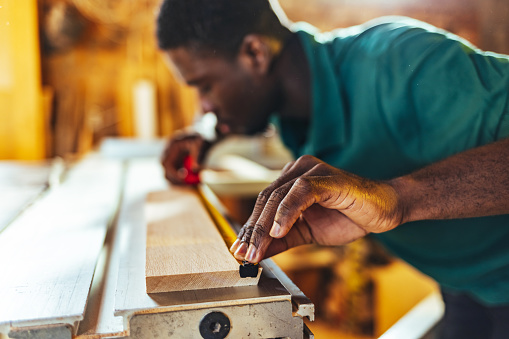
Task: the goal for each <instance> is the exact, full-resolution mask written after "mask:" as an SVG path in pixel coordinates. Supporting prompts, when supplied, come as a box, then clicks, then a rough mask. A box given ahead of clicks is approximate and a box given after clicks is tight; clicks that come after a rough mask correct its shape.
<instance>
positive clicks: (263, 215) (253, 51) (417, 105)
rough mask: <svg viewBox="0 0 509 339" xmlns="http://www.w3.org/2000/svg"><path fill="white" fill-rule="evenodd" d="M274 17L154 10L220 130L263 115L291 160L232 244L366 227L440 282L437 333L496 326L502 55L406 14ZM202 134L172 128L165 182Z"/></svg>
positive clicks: (500, 289)
mask: <svg viewBox="0 0 509 339" xmlns="http://www.w3.org/2000/svg"><path fill="white" fill-rule="evenodd" d="M272 5H273V6H275V3H272ZM279 14H280V16H279V18H283V17H282V16H281V13H279ZM279 18H278V16H276V15H275V13H274V11H273V8H271V6H270V4H269V2H268V0H214V1H207V0H166V1H164V3H163V5H162V8H161V11H160V14H159V18H158V32H157V34H158V41H159V46H160V48H161V49H162V50H163V51H164V53H165V54H166V55H167V57H168V58H169V60H170V61H171V64H172V65H173V66H174V67H175V68H176V71H177V72H178V73H180V74H181V76H182V78H183V79H184V80H185V81H186V82H187V83H188V84H189V85H191V86H194V87H196V88H197V89H198V91H199V94H200V100H201V104H202V108H203V111H205V112H214V113H215V114H216V115H217V118H218V125H217V130H218V132H219V133H220V134H221V135H226V134H230V133H238V134H248V135H251V134H256V133H258V132H260V131H262V130H263V129H264V128H265V127H266V126H267V124H268V122H269V120H270V119H271V118H272V119H274V121H275V123H276V125H277V126H278V127H279V130H280V133H281V135H282V139H283V141H284V143H285V144H286V145H287V146H288V147H289V149H290V150H291V151H292V152H293V153H294V155H295V157H296V158H297V157H299V158H298V159H297V160H296V161H295V162H292V163H290V164H288V165H287V166H286V167H285V168H284V169H283V172H282V175H281V177H280V178H279V179H278V180H276V181H275V182H274V183H272V184H271V185H270V186H269V187H267V189H265V190H264V191H263V192H261V193H260V195H259V197H258V200H257V203H256V206H255V208H254V211H253V213H252V215H251V217H250V218H249V220H248V222H247V223H246V225H244V227H243V228H242V230H241V232H240V234H239V238H238V240H237V241H236V242H235V244H234V245H233V246H232V248H231V251H232V253H234V255H235V257H237V258H238V259H246V260H248V261H250V262H259V261H260V260H262V259H263V258H265V257H269V256H271V255H274V254H276V253H279V252H282V251H285V250H286V249H288V248H291V247H294V246H298V245H302V244H309V243H313V242H314V243H318V244H322V245H342V244H346V243H348V242H350V241H353V240H355V239H357V238H360V237H363V236H365V235H367V234H371V235H372V236H374V237H375V238H377V239H378V240H379V241H380V242H382V243H383V244H384V245H385V246H386V247H387V248H388V249H389V250H390V251H392V252H393V253H394V254H396V255H398V256H400V257H401V258H403V259H404V260H406V261H408V262H409V263H410V264H412V265H414V266H415V267H417V268H418V269H420V270H421V271H422V272H424V273H426V274H428V275H430V276H431V277H433V278H434V279H436V280H437V281H438V282H439V283H440V285H441V287H442V290H443V295H444V300H445V303H446V314H445V318H444V324H445V325H444V331H443V333H442V338H502V337H504V338H505V337H507V336H509V325H508V324H509V321H507V319H509V215H508V213H509V170H508V169H507V167H508V164H509V139H508V138H507V137H509V58H508V57H506V56H502V55H497V54H493V53H484V52H481V51H479V50H477V49H475V48H474V47H473V46H471V45H469V44H468V43H467V42H465V41H463V40H461V39H460V38H458V37H456V36H453V35H452V34H449V33H446V32H444V31H441V30H438V29H436V28H434V27H432V26H430V25H427V24H424V23H421V22H418V21H415V20H411V19H407V18H392V19H390V20H388V21H387V20H386V21H375V22H371V23H368V24H366V25H363V26H359V27H352V28H349V29H343V30H338V31H335V32H332V33H324V34H320V33H318V32H316V31H315V30H314V29H313V28H312V27H310V26H307V25H302V24H301V25H293V26H291V29H289V28H287V26H286V25H287V22H286V21H285V19H284V18H283V19H281V21H280V19H279ZM206 145H207V144H206V143H205V142H203V140H202V139H201V138H200V137H199V136H196V135H195V136H184V137H178V138H175V139H174V140H173V141H172V142H171V143H170V146H169V147H168V149H167V150H166V153H165V156H164V157H163V165H164V166H165V169H166V176H167V178H168V179H169V180H170V181H171V182H173V183H177V184H178V183H182V178H181V172H180V171H179V168H181V167H182V159H183V158H184V156H186V155H188V154H194V155H196V154H198V153H200V149H204V148H206ZM319 159H320V160H319ZM474 320H475V321H474Z"/></svg>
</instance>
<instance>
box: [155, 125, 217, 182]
mask: <svg viewBox="0 0 509 339" xmlns="http://www.w3.org/2000/svg"><path fill="white" fill-rule="evenodd" d="M210 146H211V143H210V142H208V141H206V140H204V139H203V138H202V137H201V136H200V135H199V134H197V133H178V134H177V135H176V136H175V137H173V138H172V139H171V140H170V141H169V142H168V144H167V145H166V149H165V150H164V152H163V155H162V157H161V163H162V165H163V167H164V172H165V173H164V174H165V177H166V179H168V181H170V182H171V183H172V184H176V185H183V184H184V178H185V177H186V175H187V173H186V170H185V169H184V168H183V166H184V158H185V157H186V156H188V155H190V156H191V157H192V158H193V159H195V164H196V166H197V167H199V166H200V165H201V163H202V162H203V159H204V158H205V154H206V151H207V150H208V149H209V148H210ZM193 170H196V171H197V170H199V168H193Z"/></svg>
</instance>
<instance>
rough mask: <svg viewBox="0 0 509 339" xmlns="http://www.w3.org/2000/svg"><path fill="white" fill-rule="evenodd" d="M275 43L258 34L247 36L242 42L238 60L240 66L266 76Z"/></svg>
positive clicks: (274, 50) (275, 49) (275, 47)
mask: <svg viewBox="0 0 509 339" xmlns="http://www.w3.org/2000/svg"><path fill="white" fill-rule="evenodd" d="M278 45H280V44H279V43H278V42H277V41H275V40H273V39H271V38H268V37H265V36H262V35H258V34H248V35H246V36H245V37H244V40H242V44H241V46H240V50H239V54H238V59H239V61H240V63H241V64H243V65H244V66H246V67H247V68H248V69H250V70H252V71H253V72H255V73H259V74H266V73H267V72H268V71H269V69H270V65H271V64H272V60H273V59H274V57H275V55H276V53H277V50H278V47H277V46H278Z"/></svg>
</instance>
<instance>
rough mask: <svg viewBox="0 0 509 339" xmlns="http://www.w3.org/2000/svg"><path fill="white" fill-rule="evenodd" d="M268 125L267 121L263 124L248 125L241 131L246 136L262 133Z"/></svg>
mask: <svg viewBox="0 0 509 339" xmlns="http://www.w3.org/2000/svg"><path fill="white" fill-rule="evenodd" d="M268 127H269V124H268V123H267V124H265V125H263V126H249V127H247V128H245V129H244V133H242V134H244V135H248V136H255V135H258V134H262V133H264V132H265V131H266V130H267V128H268Z"/></svg>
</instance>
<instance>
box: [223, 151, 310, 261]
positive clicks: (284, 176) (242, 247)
mask: <svg viewBox="0 0 509 339" xmlns="http://www.w3.org/2000/svg"><path fill="white" fill-rule="evenodd" d="M313 159H315V158H312V157H301V158H299V160H298V161H292V162H289V163H288V164H286V166H285V167H284V168H283V170H282V173H281V175H280V176H279V178H278V179H276V181H274V182H273V183H272V184H270V185H269V186H268V187H267V188H265V189H264V190H263V191H262V192H260V194H259V195H258V198H257V200H256V203H255V207H254V209H253V212H252V213H251V216H250V217H249V219H248V220H247V222H246V224H244V226H243V227H242V229H241V230H240V232H239V234H238V239H239V241H236V242H235V243H234V244H233V245H232V247H231V248H230V252H231V253H233V255H234V256H235V258H237V259H238V260H244V259H246V254H247V250H248V245H249V244H250V243H251V236H252V234H253V232H254V230H255V228H256V227H257V226H256V225H257V222H258V219H259V218H260V215H261V213H262V211H263V210H264V209H265V206H266V204H267V202H268V200H269V199H270V196H271V194H272V192H273V191H274V190H275V189H276V188H278V187H280V186H282V185H284V184H285V183H287V182H288V181H290V180H292V179H294V178H295V177H297V176H299V175H301V174H303V173H305V172H306V171H307V170H308V168H309V166H311V163H313V164H314V162H313ZM316 160H317V159H316ZM260 227H261V228H260ZM269 227H270V226H269ZM258 228H260V229H259V230H257V231H256V234H257V235H258V236H257V239H258V238H260V237H261V238H263V237H265V238H267V234H268V230H267V229H266V227H264V226H263V224H262V225H260V224H258ZM256 241H258V240H256ZM267 241H269V243H270V240H269V239H267ZM264 245H265V246H267V245H268V244H264ZM253 247H256V245H253ZM251 251H253V249H252V250H251Z"/></svg>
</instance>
